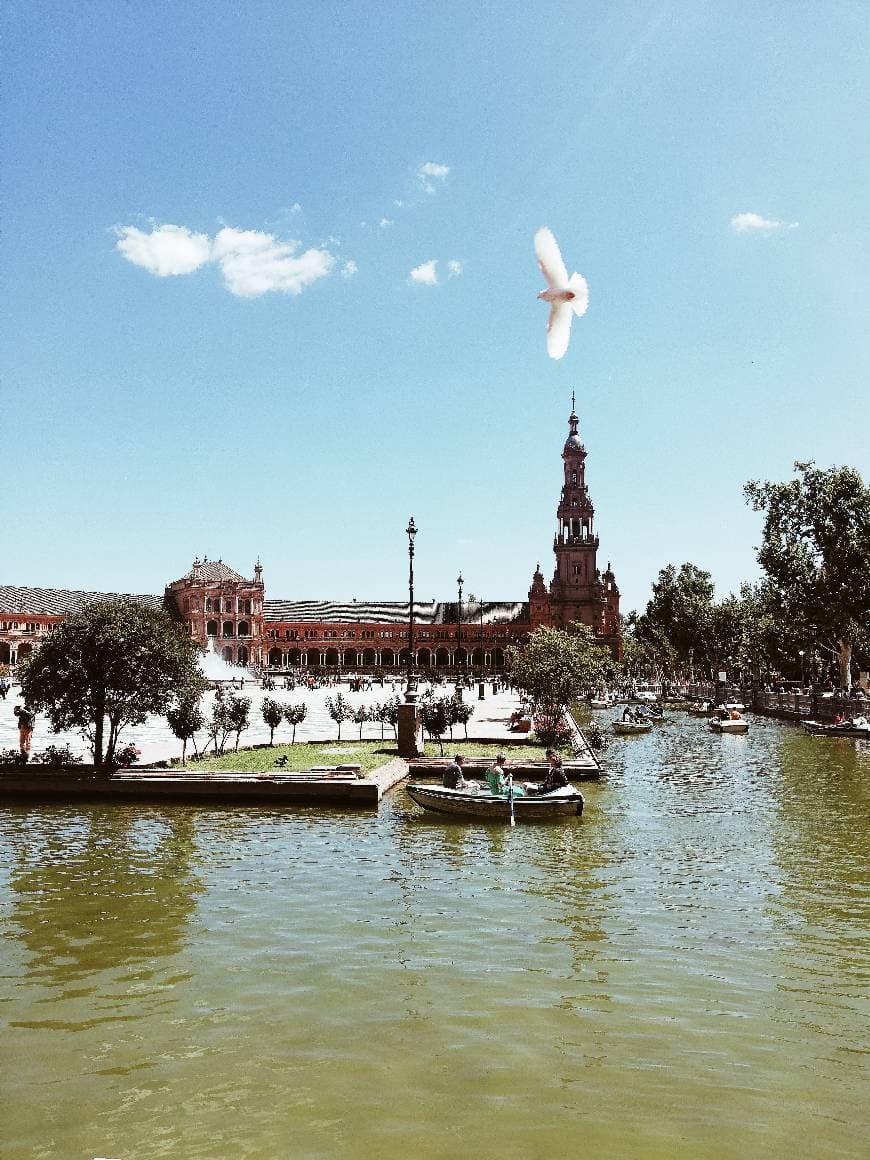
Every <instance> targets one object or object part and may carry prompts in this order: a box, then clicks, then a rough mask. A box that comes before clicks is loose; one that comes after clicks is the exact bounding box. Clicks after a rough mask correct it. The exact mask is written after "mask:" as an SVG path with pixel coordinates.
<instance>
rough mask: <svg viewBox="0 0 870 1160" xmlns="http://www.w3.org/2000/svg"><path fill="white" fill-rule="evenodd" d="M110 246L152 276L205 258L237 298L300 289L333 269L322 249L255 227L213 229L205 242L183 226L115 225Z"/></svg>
mask: <svg viewBox="0 0 870 1160" xmlns="http://www.w3.org/2000/svg"><path fill="white" fill-rule="evenodd" d="M115 232H116V234H117V235H118V241H117V244H116V248H117V249H118V250H119V252H120V253H121V254H123V255H124V257H125V258H126V259H127V261H128V262H132V263H133V265H134V266H141V267H142V268H143V269H145V270H147V271H148V272H149V273H151V274H156V275H157V276H158V277H167V276H169V275H177V274H191V273H193V271H194V270H198V269H199V268H200V267H201V266H204V265H206V263H209V262H212V263H216V264H217V265H219V266H220V268H221V272H222V273H223V276H224V283H225V285H226V287H227V289H228V290H229V291H230V293H232V294H235V295H237V297H239V298H259V297H260V296H261V295H263V294H268V293H270V292H271V291H280V292H282V293H285V294H301V293H302V291H303V290H304V289H305V287H306V286H310V285H311V283H312V282H316V281H317V280H318V279H319V278H325V277H326V276H327V275H328V274H331V273H332V271H333V269H334V268H335V264H336V258H335V255H334V254H332V253H330V251H329V250H326V249H322V248H321V249H317V248H313V249H309V250H305V251H304V253H301V254H300V253H298V252H297V251H298V250H299V247H300V243H299V242H295V241H290V242H282V241H279V240H278V239H277V238H276V237H275V236H274V235H273V234H267V233H262V232H261V231H259V230H237V229H233V228H231V227H229V226H227V227H224V229H222V230H219V231H218V233H217V235H216V236H215V238H214V240H213V241H211V240H210V239H209V237H208V235H207V234H195V233H193V232H192V231H191V230H188V229H187V228H185V227H184V226H174V225H161V226H156V227H155V228H154V229H153V230H152V231H151V233H149V234H146V233H144V232H143V231H142V230H139V229H137V228H136V227H135V226H120V227H118V228H117V229H116V231H115Z"/></svg>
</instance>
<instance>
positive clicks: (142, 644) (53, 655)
mask: <svg viewBox="0 0 870 1160" xmlns="http://www.w3.org/2000/svg"><path fill="white" fill-rule="evenodd" d="M199 651H200V650H199V646H198V645H196V644H195V643H194V642H193V641H192V640H191V639H190V637H189V636H187V635H186V633H185V632H184V631H183V630H182V628H181V627H180V626H179V625H178V624H176V623H175V622H174V621H173V620H172V619H171V618H170V617H169V616H168V615H167V613H165V612H162V611H160V610H158V609H153V608H146V607H145V605H143V604H138V603H136V602H135V601H132V600H101V601H95V602H94V603H93V604H89V605H87V607H85V608H84V609H83V610H82V611H81V612H77V613H74V614H73V615H72V616H69V617H67V619H66V620H65V621H63V622H62V623H61V624H59V625H57V627H56V628H55V629H54V631H53V632H52V634H51V635H50V636H49V637H48V638H47V639H46V640H45V641H44V642H43V644H42V645H41V647H40V648H39V649H38V650H37V651H36V652H35V653H33V655H32V656H31V657H30V658H28V659H27V661H26V662H24V663H23V664H22V666H21V669H20V670H19V671H20V679H21V689H22V694H23V696H24V698H25V699H26V700H27V701H28V702H29V704H31V705H32V706H33V707H34V708H35V709H39V710H42V711H43V712H45V713H47V714H48V717H49V720H50V721H51V726H52V729H54V731H55V732H58V731H60V730H61V729H78V730H79V731H80V732H81V733H82V735H83V736H84V737H85V738H86V739H87V740H88V741H89V742H90V745H91V748H92V750H93V754H94V768H95V769H96V770H98V771H99V772H104V773H110V772H111V770H112V768H113V765H114V760H115V748H116V745H117V743H118V736H119V734H120V733H121V731H122V730H123V729H124V728H126V727H127V726H129V725H141V724H142V722H143V721H145V719H146V717H147V716H148V714H149V713H157V714H160V715H165V714H166V711H167V710H168V709H169V708H170V706H171V705H172V704H173V702H182V701H193V700H196V699H197V698H198V697H199V695H200V694H201V693H202V692H203V691H204V689H205V688H206V681H205V678H204V677H203V675H202V673H201V672H200V669H199V665H198V664H197V659H198V656H199Z"/></svg>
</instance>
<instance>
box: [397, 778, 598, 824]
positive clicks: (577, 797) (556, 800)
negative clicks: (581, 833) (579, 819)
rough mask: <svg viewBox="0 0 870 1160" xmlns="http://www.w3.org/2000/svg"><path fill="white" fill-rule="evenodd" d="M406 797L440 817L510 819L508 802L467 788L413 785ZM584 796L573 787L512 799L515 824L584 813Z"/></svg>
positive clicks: (415, 783) (567, 786) (504, 798)
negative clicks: (454, 815) (446, 815)
mask: <svg viewBox="0 0 870 1160" xmlns="http://www.w3.org/2000/svg"><path fill="white" fill-rule="evenodd" d="M408 796H409V797H410V798H411V800H412V801H415V802H416V803H417V805H418V806H422V807H423V809H424V810H434V811H435V812H436V813H439V814H458V815H461V816H462V817H466V818H480V819H483V820H489V819H491V820H493V821H507V820H508V819H509V818H510V816H511V806H510V801H509V800H508V799H507V798H506V797H496V796H494V795H493V794H491V793H470V792H469V791H468V790H467V789H445V787H444V786H440V785H438V786H435V785H421V784H420V783H419V782H412V784H411V785H409V786H408ZM583 805H584V801H583V794H582V793H579V792H578V791H577V790H576V789H574V787H573V786H572V785H566V786H565V787H564V789H554V790H553V791H552V792H551V793H548V794H544V795H543V797H536V796H534V795H531V796H529V797H515V798H514V816H515V818H516V820H517V821H518V822H537V821H549V820H550V819H552V818H568V817H571V816H572V815H573V816H575V817H576V816H577V815H579V814H582V813H583Z"/></svg>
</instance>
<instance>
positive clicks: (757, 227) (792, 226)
mask: <svg viewBox="0 0 870 1160" xmlns="http://www.w3.org/2000/svg"><path fill="white" fill-rule="evenodd" d="M731 228H732V230H734V232H735V233H737V234H752V233H760V234H772V233H774V232H775V231H776V230H796V229H797V228H798V223H797V222H780V221H775V220H771V219H768V218H763V217H762V216H761V214H758V213H737V214H735V215H734V217H733V218H732V219H731Z"/></svg>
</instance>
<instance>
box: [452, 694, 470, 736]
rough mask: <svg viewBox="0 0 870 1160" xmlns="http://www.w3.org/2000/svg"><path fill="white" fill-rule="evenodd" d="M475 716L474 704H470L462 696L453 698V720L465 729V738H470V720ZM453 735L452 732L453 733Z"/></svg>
mask: <svg viewBox="0 0 870 1160" xmlns="http://www.w3.org/2000/svg"><path fill="white" fill-rule="evenodd" d="M473 716H474V706H473V705H469V703H468V702H467V701H464V700H463V699H462V698H461V697H454V698H453V722H452V724H454V725H461V726H462V727H463V729H464V730H465V740H466V741H467V740H468V722H469V721H470V720H471V718H472V717H473ZM451 736H452V734H451Z"/></svg>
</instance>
